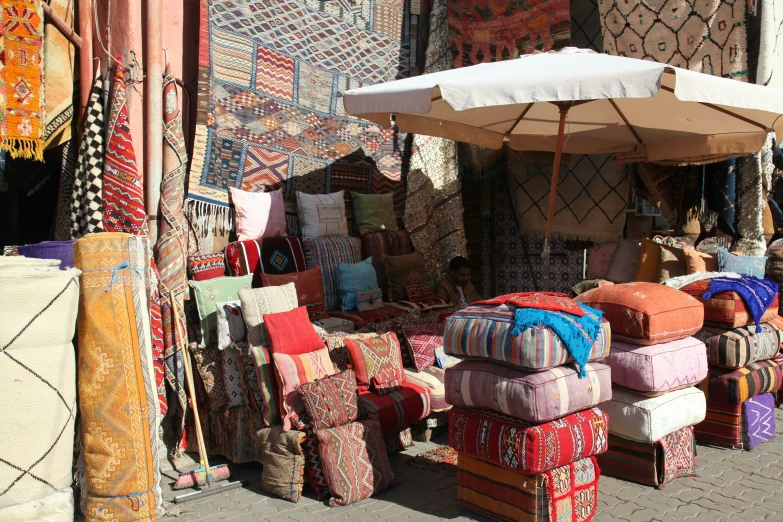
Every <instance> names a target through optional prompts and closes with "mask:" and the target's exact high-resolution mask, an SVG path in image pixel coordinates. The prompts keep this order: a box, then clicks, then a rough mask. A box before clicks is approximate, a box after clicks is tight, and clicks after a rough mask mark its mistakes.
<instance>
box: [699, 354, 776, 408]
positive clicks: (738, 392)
mask: <svg viewBox="0 0 783 522" xmlns="http://www.w3.org/2000/svg"><path fill="white" fill-rule="evenodd" d="M780 382H781V370H780V365H779V364H778V363H777V362H776V361H775V360H773V359H767V360H766V361H756V362H753V363H750V364H748V365H747V366H745V367H744V368H740V369H739V370H733V371H732V370H727V369H725V368H718V367H716V366H712V367H710V371H709V377H708V378H707V379H705V380H704V381H702V382H701V383H700V384H699V388H700V389H701V390H702V391H703V392H704V394H705V395H706V396H707V398H708V399H710V400H712V401H719V402H724V403H726V404H742V403H743V402H745V401H746V400H748V399H750V398H751V397H755V396H756V395H761V394H763V393H773V392H776V391H778V390H779V389H780Z"/></svg>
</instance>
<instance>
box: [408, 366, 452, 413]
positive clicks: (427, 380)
mask: <svg viewBox="0 0 783 522" xmlns="http://www.w3.org/2000/svg"><path fill="white" fill-rule="evenodd" d="M445 373H446V370H444V369H443V368H439V367H437V366H428V367H427V368H425V369H424V370H422V371H420V372H417V371H416V370H412V369H411V368H405V382H409V383H412V384H415V385H417V386H421V387H422V388H426V389H427V391H428V392H430V401H431V403H432V412H433V413H437V412H441V411H448V410H450V409H451V404H450V403H449V402H448V401H447V400H446V386H445V385H444V383H443V381H444V379H445V378H446V376H445Z"/></svg>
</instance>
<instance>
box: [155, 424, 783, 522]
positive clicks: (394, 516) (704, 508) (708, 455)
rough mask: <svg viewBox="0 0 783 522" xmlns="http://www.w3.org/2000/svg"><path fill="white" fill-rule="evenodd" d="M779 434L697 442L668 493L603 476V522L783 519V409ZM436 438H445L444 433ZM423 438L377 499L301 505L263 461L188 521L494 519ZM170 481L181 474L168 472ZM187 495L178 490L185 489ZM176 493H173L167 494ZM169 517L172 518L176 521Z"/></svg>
mask: <svg viewBox="0 0 783 522" xmlns="http://www.w3.org/2000/svg"><path fill="white" fill-rule="evenodd" d="M777 423H778V429H777V433H778V438H777V439H776V440H775V441H772V442H768V443H766V444H764V445H762V446H760V447H759V448H757V449H756V450H754V451H752V452H748V451H739V450H725V449H717V448H712V447H707V446H699V447H698V459H697V463H698V471H699V475H700V476H699V477H695V478H685V479H679V480H676V481H674V482H672V483H671V484H669V485H668V486H667V487H666V488H665V489H664V490H657V489H653V488H650V487H646V486H640V485H636V484H633V483H630V482H624V481H620V480H616V479H613V478H609V477H601V483H600V489H599V511H598V514H597V516H596V518H595V520H596V521H597V522H615V521H625V522H637V521H638V522H669V521H681V520H688V521H705V522H720V521H747V522H756V521H760V520H769V521H783V437H781V435H783V410H778V411H777ZM435 442H436V443H438V442H439V443H441V444H442V443H445V440H444V439H443V437H439V438H437V439H436V441H435ZM436 443H431V444H422V443H417V444H416V446H415V447H414V448H410V449H409V450H408V451H407V452H406V453H405V454H402V455H396V456H394V457H393V458H392V466H393V467H394V471H395V473H396V474H397V475H398V477H399V478H400V480H401V482H402V485H400V486H399V487H396V488H393V489H391V490H389V491H386V492H384V493H382V494H381V495H378V496H377V497H376V498H372V499H368V500H365V501H362V502H358V503H356V504H354V505H351V506H347V507H340V508H330V507H328V505H326V504H325V503H323V502H318V501H316V500H314V499H313V498H312V496H311V494H310V493H309V491H308V490H307V489H305V491H306V493H305V495H306V498H302V500H300V501H299V503H298V504H292V503H290V502H287V501H285V500H281V499H278V498H273V497H270V496H268V495H266V494H265V493H263V492H261V491H259V489H258V482H259V479H260V466H258V465H243V466H232V473H233V477H232V478H233V479H234V480H237V479H244V480H247V485H246V486H245V487H244V488H241V489H236V490H233V491H230V492H225V493H224V494H221V495H216V496H213V497H208V498H205V499H202V500H201V501H196V502H193V503H190V504H184V505H181V506H183V507H184V509H185V511H183V512H182V513H181V514H180V515H179V517H178V520H181V521H187V522H189V521H209V522H212V521H228V520H233V521H237V522H243V521H246V520H247V521H253V520H273V521H274V522H278V521H279V522H291V521H298V522H316V521H326V520H328V521H330V522H339V521H351V520H362V521H380V520H395V521H397V520H399V521H414V522H425V521H426V522H429V521H436V520H451V521H455V522H463V521H470V520H472V521H487V520H489V519H488V518H486V517H483V516H480V515H477V514H475V513H471V512H469V511H466V510H463V509H460V508H459V507H457V504H456V498H457V485H456V478H455V477H454V476H451V475H446V474H442V473H438V472H431V471H425V470H421V469H418V468H414V467H412V466H410V465H408V464H407V463H406V461H405V459H406V455H416V454H419V453H422V452H424V451H426V450H428V449H430V448H433V447H435V446H436V445H437V444H436ZM168 475H169V476H170V478H172V480H173V478H176V474H175V473H174V472H169V473H168ZM179 493H181V492H177V494H179ZM174 495H175V493H174V492H171V491H166V498H172V497H173V496H174ZM168 520H172V522H173V519H171V518H169V519H168Z"/></svg>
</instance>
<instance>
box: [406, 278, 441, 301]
mask: <svg viewBox="0 0 783 522" xmlns="http://www.w3.org/2000/svg"><path fill="white" fill-rule="evenodd" d="M405 296H406V297H407V298H408V301H410V302H412V303H418V302H419V301H426V300H427V299H432V298H433V297H435V292H433V291H432V286H430V285H429V283H422V284H420V285H409V286H406V287H405Z"/></svg>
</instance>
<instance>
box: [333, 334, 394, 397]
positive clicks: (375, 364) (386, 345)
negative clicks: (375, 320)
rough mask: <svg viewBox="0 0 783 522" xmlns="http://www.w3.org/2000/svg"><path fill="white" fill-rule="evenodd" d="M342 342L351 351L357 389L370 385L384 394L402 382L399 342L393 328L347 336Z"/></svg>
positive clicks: (362, 389)
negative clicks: (352, 337)
mask: <svg viewBox="0 0 783 522" xmlns="http://www.w3.org/2000/svg"><path fill="white" fill-rule="evenodd" d="M345 346H346V348H348V353H350V354H351V361H352V362H353V369H354V371H355V372H356V383H357V385H358V387H359V390H360V391H365V390H368V389H370V387H371V386H372V388H373V389H374V390H375V391H376V392H377V393H378V394H380V395H386V394H388V393H391V392H393V391H396V390H397V389H399V388H400V386H401V385H402V383H403V382H405V371H404V370H403V367H402V353H401V352H400V343H399V341H398V340H397V335H396V334H395V333H394V332H389V333H385V334H382V335H378V336H375V337H369V338H366V339H350V338H348V339H346V340H345Z"/></svg>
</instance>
